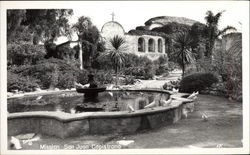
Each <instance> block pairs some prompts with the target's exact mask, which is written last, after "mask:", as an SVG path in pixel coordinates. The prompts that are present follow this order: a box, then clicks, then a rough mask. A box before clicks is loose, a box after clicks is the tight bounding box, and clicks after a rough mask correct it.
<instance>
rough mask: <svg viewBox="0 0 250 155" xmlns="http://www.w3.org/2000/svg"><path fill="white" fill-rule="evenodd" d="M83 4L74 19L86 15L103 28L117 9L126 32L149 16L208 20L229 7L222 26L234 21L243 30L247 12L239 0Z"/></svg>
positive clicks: (117, 14) (76, 11) (232, 23)
mask: <svg viewBox="0 0 250 155" xmlns="http://www.w3.org/2000/svg"><path fill="white" fill-rule="evenodd" d="M80 4H82V5H80V7H79V6H78V8H77V7H75V8H74V17H73V18H72V21H73V22H76V21H77V18H78V17H80V16H82V15H84V16H89V17H90V18H91V19H92V21H93V23H94V24H95V25H97V27H98V28H99V30H100V29H101V27H102V25H103V24H104V23H106V22H107V21H110V20H111V15H110V14H111V13H112V12H113V11H114V13H115V20H116V21H118V22H119V23H120V24H122V26H123V27H124V29H125V31H126V32H127V31H129V30H130V29H134V28H135V27H136V26H139V25H144V23H145V22H146V21H147V20H148V19H150V18H152V17H156V16H178V17H187V18H190V19H194V20H197V21H199V22H202V23H205V21H204V17H205V15H206V12H207V10H211V11H212V12H214V13H217V12H219V11H222V10H226V12H224V13H223V15H222V18H221V21H220V25H219V27H220V28H223V27H225V26H227V25H232V26H235V27H236V28H237V29H239V30H240V31H241V25H240V24H239V22H241V23H242V20H243V18H244V14H245V13H246V12H243V11H244V9H243V10H242V9H241V8H242V3H237V2H215V1H210V2H206V1H202V2H198V1H195V2H190V1H189V2H183V1H182V2H181V1H175V2H171V1H170V2H169V1H156V2H152V1H137V2H132V1H125V2H114V1H106V2H85V3H84V2H83V3H80Z"/></svg>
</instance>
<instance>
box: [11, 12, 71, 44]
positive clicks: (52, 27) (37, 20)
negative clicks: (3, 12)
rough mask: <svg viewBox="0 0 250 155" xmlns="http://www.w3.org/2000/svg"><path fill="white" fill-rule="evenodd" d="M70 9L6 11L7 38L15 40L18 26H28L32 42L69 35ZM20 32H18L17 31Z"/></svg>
mask: <svg viewBox="0 0 250 155" xmlns="http://www.w3.org/2000/svg"><path fill="white" fill-rule="evenodd" d="M72 15H73V10H72V9H23V10H8V11H7V40H8V42H11V41H15V39H16V37H15V36H16V35H18V34H16V33H17V30H18V28H20V27H24V28H28V31H26V33H27V32H29V33H30V34H31V35H32V37H31V38H32V40H33V43H34V44H37V43H38V42H39V41H43V42H45V41H47V40H49V39H51V38H53V39H56V38H57V37H59V36H62V35H65V36H68V37H70V36H71V29H70V25H69V18H70V17H71V16H72ZM19 33H20V32H19Z"/></svg>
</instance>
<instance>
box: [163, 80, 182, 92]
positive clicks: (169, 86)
mask: <svg viewBox="0 0 250 155" xmlns="http://www.w3.org/2000/svg"><path fill="white" fill-rule="evenodd" d="M179 87H180V80H175V81H170V82H166V83H165V84H164V85H163V89H166V90H172V89H173V88H175V89H177V88H179Z"/></svg>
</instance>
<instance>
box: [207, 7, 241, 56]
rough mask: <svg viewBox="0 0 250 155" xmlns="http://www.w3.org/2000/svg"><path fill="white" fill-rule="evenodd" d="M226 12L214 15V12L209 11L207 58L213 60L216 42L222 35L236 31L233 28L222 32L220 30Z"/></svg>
mask: <svg viewBox="0 0 250 155" xmlns="http://www.w3.org/2000/svg"><path fill="white" fill-rule="evenodd" d="M223 12H225V11H221V12H218V13H217V14H215V15H214V14H213V12H212V11H207V13H206V16H205V20H206V32H207V33H206V34H207V42H206V48H207V50H206V53H205V56H207V57H208V58H211V56H212V52H213V47H214V43H215V40H216V39H218V38H219V37H220V36H221V35H223V34H225V33H226V32H227V31H229V30H236V29H235V28H234V27H232V26H227V27H225V28H224V29H222V30H219V29H218V24H219V20H220V18H221V16H222V13H223Z"/></svg>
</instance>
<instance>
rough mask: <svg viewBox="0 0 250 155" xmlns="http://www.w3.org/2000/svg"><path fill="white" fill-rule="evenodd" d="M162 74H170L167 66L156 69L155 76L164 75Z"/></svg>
mask: <svg viewBox="0 0 250 155" xmlns="http://www.w3.org/2000/svg"><path fill="white" fill-rule="evenodd" d="M162 74H168V67H167V65H160V66H158V67H157V68H156V70H155V75H162Z"/></svg>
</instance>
